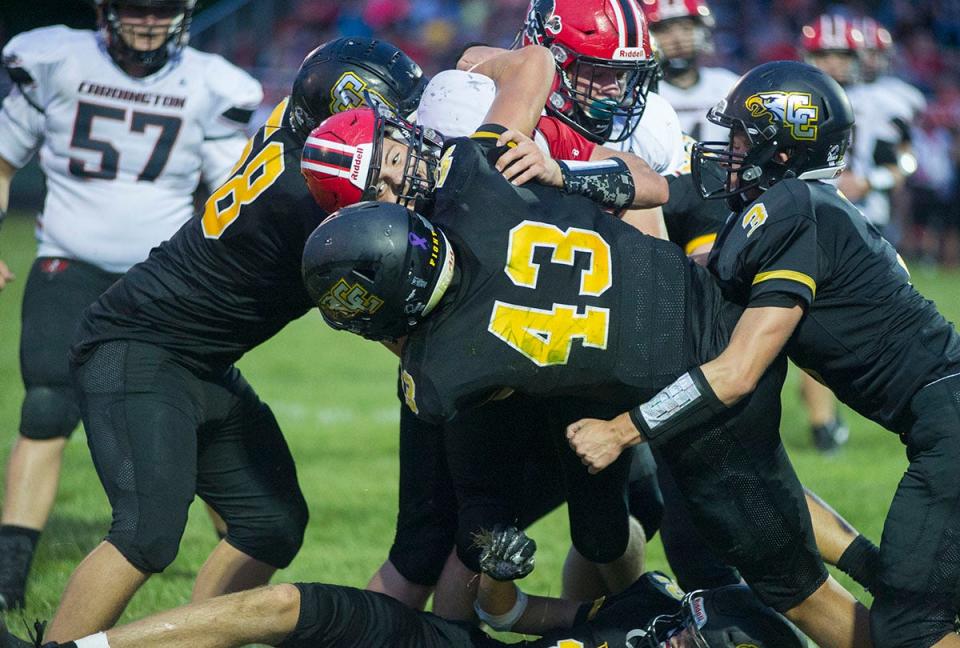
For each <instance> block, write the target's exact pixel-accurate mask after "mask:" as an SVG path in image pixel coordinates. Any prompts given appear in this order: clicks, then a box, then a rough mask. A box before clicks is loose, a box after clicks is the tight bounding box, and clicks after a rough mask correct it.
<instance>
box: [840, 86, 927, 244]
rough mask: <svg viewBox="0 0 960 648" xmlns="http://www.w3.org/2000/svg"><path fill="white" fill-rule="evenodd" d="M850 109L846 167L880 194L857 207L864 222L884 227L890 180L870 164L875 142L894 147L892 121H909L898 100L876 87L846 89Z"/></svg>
mask: <svg viewBox="0 0 960 648" xmlns="http://www.w3.org/2000/svg"><path fill="white" fill-rule="evenodd" d="M846 92H847V97H848V98H849V99H850V106H851V107H852V108H853V114H854V118H855V120H856V121H855V123H854V126H853V147H852V150H851V152H850V153H849V154H848V156H849V159H848V162H847V165H848V166H849V168H850V170H851V171H853V172H854V173H856V174H858V175H860V176H862V177H864V178H866V179H868V180H870V182H871V184H873V185H874V186H877V185H879V187H878V188H879V189H880V191H870V193H868V194H867V195H866V196H864V198H863V199H862V200H861V201H860V202H859V203H858V207H860V210H861V211H862V212H863V215H864V216H865V217H866V219H867V220H868V221H870V222H871V223H873V224H875V225H879V226H884V225H886V224H887V223H889V222H890V197H889V195H888V193H887V190H889V189H890V188H891V187H886V186H883V185H884V184H887V183H889V184H891V186H892V183H893V176H892V175H891V174H890V173H889V172H888V171H887V170H886V169H884V168H882V166H880V165H877V163H876V162H875V161H874V152H875V151H876V148H877V143H878V142H881V141H883V142H889V143H891V144H894V145H896V144H898V143H899V142H900V140H901V138H902V135H901V133H900V131H899V130H898V129H897V127H896V126H895V125H894V123H893V122H894V119H903V120H904V121H905V122H907V123H909V122H910V121H912V117H910V116H909V110H907V109H906V108H905V104H904V103H901V102H900V101H899V100H897V101H893V100H890V97H889V96H888V95H889V92H890V91H889V89H888V88H883V87H881V86H879V85H877V84H876V83H868V84H860V85H856V86H852V87H850V88H847V89H846Z"/></svg>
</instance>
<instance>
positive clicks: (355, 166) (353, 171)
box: [349, 144, 373, 190]
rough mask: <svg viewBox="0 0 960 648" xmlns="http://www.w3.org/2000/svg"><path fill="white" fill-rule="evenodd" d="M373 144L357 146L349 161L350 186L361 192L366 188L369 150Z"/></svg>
mask: <svg viewBox="0 0 960 648" xmlns="http://www.w3.org/2000/svg"><path fill="white" fill-rule="evenodd" d="M372 146H373V144H358V145H357V148H356V150H355V151H354V152H353V160H351V161H350V169H349V178H350V184H352V185H353V186H355V187H359V188H360V189H361V190H363V189H364V188H366V185H367V173H369V170H370V149H371V147H372Z"/></svg>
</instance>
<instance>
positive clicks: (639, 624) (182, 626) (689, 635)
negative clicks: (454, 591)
mask: <svg viewBox="0 0 960 648" xmlns="http://www.w3.org/2000/svg"><path fill="white" fill-rule="evenodd" d="M481 543H482V545H483V555H484V560H483V573H482V575H481V576H480V578H479V579H478V580H479V581H480V585H479V591H480V594H481V596H480V598H479V599H478V601H477V611H478V613H479V615H480V616H481V618H483V619H484V620H485V621H486V622H487V623H488V624H489V625H490V626H491V628H493V629H495V630H504V629H507V628H512V629H514V630H516V631H523V632H524V633H527V634H536V635H542V638H541V639H538V640H528V641H524V642H522V644H523V645H524V646H528V647H529V648H556V647H557V646H569V647H571V648H572V647H575V646H576V647H579V648H665V647H667V648H743V647H744V646H753V647H755V648H800V646H803V645H804V642H803V640H802V639H801V638H800V637H799V636H798V634H797V632H796V631H795V630H794V629H793V628H792V627H791V626H790V625H789V624H788V623H787V622H786V621H784V619H783V618H782V617H781V616H779V615H778V614H776V613H775V612H773V611H772V610H770V609H769V608H767V607H765V606H764V605H762V604H761V603H760V602H759V601H758V600H757V599H756V597H755V596H754V595H753V594H752V593H751V592H750V590H749V589H748V588H747V587H745V586H742V585H738V586H733V587H724V588H720V589H716V590H713V591H702V590H701V591H695V592H691V593H689V594H684V593H683V592H682V591H681V590H680V588H678V587H677V585H676V584H675V583H673V581H671V580H670V579H669V577H667V576H665V575H664V574H661V573H658V572H649V573H647V574H644V575H643V576H641V577H640V578H639V579H637V580H636V581H635V582H634V583H633V584H632V585H631V586H630V588H629V589H627V590H626V591H624V592H622V593H621V594H618V595H617V596H613V597H609V598H605V599H598V600H596V601H592V602H588V603H580V602H575V601H566V600H560V599H553V598H547V597H540V596H532V595H531V596H528V595H527V594H525V593H524V592H523V591H522V590H520V589H519V588H518V587H517V586H516V585H515V584H514V580H515V579H517V578H523V577H524V576H525V575H526V574H529V573H530V571H531V570H532V569H533V563H534V557H535V551H536V544H535V543H534V542H533V540H532V539H530V538H528V537H527V536H526V535H525V534H524V533H523V532H521V531H518V530H517V529H516V528H512V527H506V528H494V529H493V530H492V531H490V532H488V533H487V534H485V537H484V538H483V539H482V540H481ZM41 641H42V639H40V638H36V641H35V642H34V644H29V643H27V642H25V641H23V640H20V639H17V638H16V637H14V636H13V635H11V634H9V633H8V632H7V631H6V629H5V628H4V626H3V624H2V622H0V648H28V647H29V646H32V645H38V644H39V643H40V642H41ZM254 643H255V644H268V645H276V646H283V647H285V648H295V647H299V646H303V647H304V648H306V647H308V646H309V647H310V648H323V647H325V646H331V647H332V646H344V645H353V646H364V648H434V647H435V648H493V647H495V646H505V645H508V644H506V643H504V642H501V641H498V640H496V639H494V638H492V637H490V636H488V635H487V634H485V633H483V632H481V631H480V630H479V629H478V628H476V627H474V626H472V625H469V624H465V623H457V622H452V621H447V620H445V619H442V618H440V617H437V616H434V615H432V614H429V613H425V612H419V611H414V610H411V609H410V608H408V607H405V606H404V605H402V604H400V603H398V602H397V601H396V600H395V599H392V598H390V597H386V596H383V595H381V594H377V593H373V592H369V591H361V590H356V589H353V588H351V587H345V586H339V585H324V584H320V583H297V584H296V585H274V586H272V587H265V588H260V589H256V590H253V591H249V592H241V593H238V594H231V595H227V596H221V597H217V598H215V599H212V600H209V601H205V602H202V603H194V604H191V605H188V606H186V607H182V608H178V609H176V610H171V611H169V612H165V613H161V614H157V615H154V616H151V617H148V618H146V619H143V620H141V621H137V622H136V623H132V624H130V625H126V626H120V627H117V628H114V629H112V630H109V631H108V632H105V633H99V634H97V635H93V636H88V637H84V638H82V639H79V640H77V641H75V642H61V643H47V644H44V648H127V647H130V648H133V647H134V646H135V647H137V648H143V647H151V646H158V647H159V646H172V645H177V646H187V645H188V646H206V647H207V648H231V647H235V646H242V645H247V644H254Z"/></svg>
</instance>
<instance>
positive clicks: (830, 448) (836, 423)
mask: <svg viewBox="0 0 960 648" xmlns="http://www.w3.org/2000/svg"><path fill="white" fill-rule="evenodd" d="M810 432H811V433H812V435H813V445H814V446H816V448H817V450H819V451H820V452H821V453H823V454H833V453H835V452H836V451H837V450H839V449H840V448H841V447H842V446H844V445H845V444H846V443H847V441H848V440H849V439H850V428H849V427H847V424H846V423H845V422H844V421H843V419H842V418H840V417H839V416H837V417H836V418H834V419H833V420H832V421H829V422H828V423H825V424H823V425H814V426H811V428H810Z"/></svg>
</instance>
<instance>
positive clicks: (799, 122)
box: [691, 61, 853, 210]
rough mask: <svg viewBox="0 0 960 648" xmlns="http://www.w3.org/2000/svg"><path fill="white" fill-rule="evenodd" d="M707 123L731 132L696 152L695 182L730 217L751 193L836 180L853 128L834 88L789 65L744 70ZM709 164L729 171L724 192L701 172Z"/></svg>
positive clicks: (815, 73)
mask: <svg viewBox="0 0 960 648" xmlns="http://www.w3.org/2000/svg"><path fill="white" fill-rule="evenodd" d="M707 118H708V119H709V120H710V121H711V122H713V123H715V124H717V125H719V126H723V127H725V128H728V129H730V131H731V137H730V140H729V141H728V142H699V143H697V144H696V145H695V146H694V149H693V154H692V155H691V172H692V174H693V180H694V183H695V184H696V185H697V186H699V187H700V192H701V194H702V195H703V196H704V198H708V199H711V198H727V199H729V201H730V202H731V208H732V209H735V210H739V209H740V208H741V207H742V206H743V201H744V200H749V199H751V196H750V195H749V193H750V192H751V191H752V190H755V191H754V193H755V192H756V191H764V190H766V189H767V188H769V187H770V186H771V185H773V184H774V183H776V182H778V181H780V180H781V179H783V178H786V177H796V178H799V179H800V180H816V179H826V178H834V177H836V176H837V175H839V174H840V172H841V171H842V170H843V168H844V166H845V161H844V157H845V154H846V150H847V148H848V146H849V143H850V134H851V130H852V128H853V110H852V109H851V107H850V102H849V101H848V100H847V97H846V94H845V93H844V92H843V89H842V88H840V86H839V84H838V83H837V82H836V81H834V80H833V79H831V78H830V77H829V76H827V75H826V74H825V73H824V72H822V71H820V70H818V69H817V68H815V67H813V66H810V65H806V64H804V63H797V62H794V61H776V62H773V63H766V64H764V65H760V66H758V67H756V68H754V69H753V70H750V71H749V72H747V73H746V74H745V75H743V76H742V77H741V78H740V80H739V81H738V82H737V83H736V85H734V87H733V88H732V89H731V90H730V93H729V94H728V95H727V98H726V99H723V100H721V101H720V102H719V103H718V104H717V105H716V106H715V107H714V108H712V109H711V110H710V111H709V112H708V113H707ZM735 143H736V144H737V146H734V144H735ZM744 143H745V145H744ZM781 153H782V154H784V155H780V154H781ZM707 162H710V163H716V164H719V166H720V167H721V168H722V169H725V170H726V171H727V179H726V182H725V184H724V186H723V187H717V186H716V185H717V183H716V182H713V181H711V174H709V173H706V172H705V171H704V169H703V165H704V164H705V163H707ZM752 197H753V198H755V197H756V196H755V195H754V196H752Z"/></svg>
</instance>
